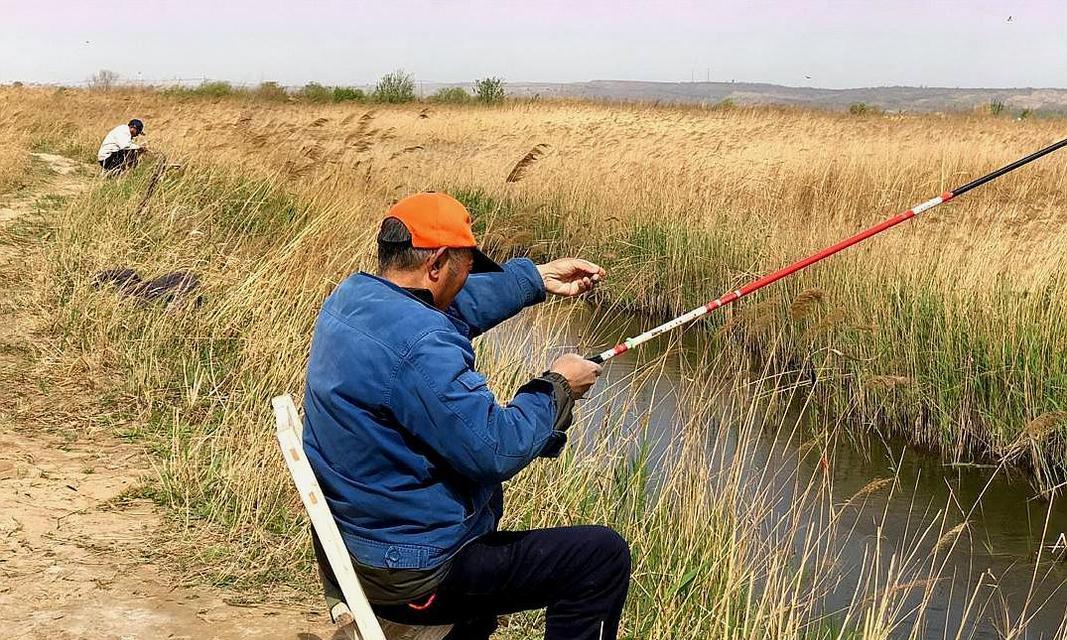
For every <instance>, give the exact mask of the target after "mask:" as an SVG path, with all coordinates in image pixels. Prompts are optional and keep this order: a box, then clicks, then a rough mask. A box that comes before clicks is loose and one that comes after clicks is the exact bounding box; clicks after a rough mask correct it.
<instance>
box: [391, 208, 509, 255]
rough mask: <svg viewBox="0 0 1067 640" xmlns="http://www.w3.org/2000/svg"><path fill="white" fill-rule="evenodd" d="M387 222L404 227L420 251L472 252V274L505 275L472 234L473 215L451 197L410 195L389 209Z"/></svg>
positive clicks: (413, 244)
mask: <svg viewBox="0 0 1067 640" xmlns="http://www.w3.org/2000/svg"><path fill="white" fill-rule="evenodd" d="M385 217H386V218H396V219H397V220H400V222H402V223H404V226H405V227H407V230H408V233H410V234H411V246H412V247H414V248H416V249H440V248H441V247H448V248H450V249H470V250H471V253H472V254H473V255H474V264H473V266H472V267H471V273H485V272H490V271H503V269H501V268H500V265H498V264H497V263H496V262H493V260H491V259H490V258H489V256H487V255H485V254H484V253H482V252H481V251H480V250H479V249H478V243H477V242H475V240H474V233H473V232H472V231H471V214H470V212H469V211H467V208H466V207H464V206H463V203H461V202H460V201H459V200H456V199H455V198H453V197H452V196H450V195H448V194H447V193H435V192H433V191H427V192H424V193H416V194H414V195H410V196H408V197H406V198H404V199H402V200H400V201H399V202H397V203H396V204H394V205H393V206H392V207H390V208H389V211H387V212H386V213H385Z"/></svg>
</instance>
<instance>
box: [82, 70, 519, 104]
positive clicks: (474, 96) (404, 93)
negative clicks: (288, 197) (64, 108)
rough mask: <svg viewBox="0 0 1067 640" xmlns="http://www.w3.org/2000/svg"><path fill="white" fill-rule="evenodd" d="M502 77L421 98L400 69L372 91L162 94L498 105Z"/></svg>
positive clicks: (230, 88) (217, 86) (213, 83)
mask: <svg viewBox="0 0 1067 640" xmlns="http://www.w3.org/2000/svg"><path fill="white" fill-rule="evenodd" d="M118 84H119V78H118V74H115V73H114V72H110V71H101V72H100V73H99V74H96V75H94V76H93V78H92V79H90V81H89V83H88V85H89V87H90V88H91V89H98V90H104V91H109V90H111V89H112V88H113V87H116V86H118ZM505 87H506V85H505V82H504V79H503V78H498V77H488V78H481V79H478V80H475V81H474V83H473V85H472V90H471V91H468V90H467V89H464V88H463V87H444V88H441V89H438V90H437V91H435V92H434V93H433V94H432V95H430V96H428V97H425V98H420V97H419V96H418V95H417V94H416V90H415V78H414V76H412V74H410V73H407V72H405V71H403V70H397V71H393V72H390V73H387V74H385V75H384V76H382V77H381V78H379V79H378V82H377V83H376V84H375V85H374V89H373V90H371V91H369V92H368V91H364V90H363V89H360V88H357V87H345V86H327V85H324V84H320V83H318V82H309V83H307V84H305V85H304V86H303V87H301V88H299V89H296V90H289V89H286V88H285V87H283V86H281V85H280V84H278V83H277V82H261V83H259V84H258V85H256V86H255V87H237V86H234V85H232V84H231V83H229V82H225V81H221V80H205V81H204V82H201V83H200V84H199V85H197V86H194V87H189V86H183V85H175V86H172V87H166V88H164V89H162V90H161V91H162V93H164V94H166V95H170V96H176V97H190V98H193V97H201V98H226V97H245V98H253V99H257V100H264V101H276V102H283V101H293V102H311V103H318V104H321V103H329V102H377V103H385V104H403V103H405V102H416V101H419V100H421V99H425V100H427V101H429V102H437V103H451V104H464V103H483V104H499V103H501V102H503V101H504V99H505V98H506V97H507V90H506V88H505Z"/></svg>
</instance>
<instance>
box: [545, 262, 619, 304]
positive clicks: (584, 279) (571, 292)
mask: <svg viewBox="0 0 1067 640" xmlns="http://www.w3.org/2000/svg"><path fill="white" fill-rule="evenodd" d="M537 270H538V271H539V272H540V273H541V279H542V280H544V281H545V290H546V291H548V292H549V293H554V294H556V295H557V296H567V297H571V296H576V295H579V294H582V293H585V292H586V291H589V290H590V289H592V288H593V287H595V286H596V285H597V283H598V282H600V281H601V280H603V279H604V276H606V275H607V274H606V273H605V272H604V270H603V269H601V268H600V267H599V266H597V265H595V264H593V263H592V262H589V261H588V260H582V259H580V258H560V259H559V260H553V261H552V262H549V263H547V264H540V265H537Z"/></svg>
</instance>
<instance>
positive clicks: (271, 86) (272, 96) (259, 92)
mask: <svg viewBox="0 0 1067 640" xmlns="http://www.w3.org/2000/svg"><path fill="white" fill-rule="evenodd" d="M252 95H254V96H255V97H257V98H259V99H260V100H273V101H279V102H280V101H283V100H288V99H289V92H288V91H286V90H285V88H284V87H282V86H281V85H279V84H278V83H277V82H271V81H267V82H260V83H259V86H258V87H256V88H255V90H253V91H252Z"/></svg>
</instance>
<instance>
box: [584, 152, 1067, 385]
mask: <svg viewBox="0 0 1067 640" xmlns="http://www.w3.org/2000/svg"><path fill="white" fill-rule="evenodd" d="M1065 146H1067V139H1064V140H1060V141H1059V142H1057V143H1055V144H1052V145H1049V146H1047V147H1045V148H1044V149H1042V150H1040V151H1036V152H1034V153H1031V154H1030V155H1028V156H1026V157H1025V158H1021V159H1019V160H1016V161H1015V162H1013V163H1011V164H1009V165H1005V166H1003V167H1001V168H999V169H997V170H996V171H994V172H992V173H989V174H986V175H984V176H982V177H981V178H978V179H976V180H972V181H971V182H968V183H967V184H965V185H963V186H962V187H957V188H955V189H953V190H952V191H946V192H944V193H942V194H941V195H940V196H938V197H936V198H933V199H930V200H927V201H926V202H924V203H922V204H919V205H916V206H914V207H912V208H911V209H908V210H907V211H905V212H903V213H899V214H897V215H895V216H893V217H892V218H889V219H888V220H885V221H884V222H881V223H879V224H876V225H874V226H873V227H871V228H869V229H866V230H864V231H861V232H859V233H857V234H856V235H854V236H852V237H849V238H846V239H844V240H842V241H841V242H838V243H837V244H835V245H832V246H829V247H826V248H825V249H823V250H821V251H818V252H816V253H813V254H811V255H810V256H808V257H807V258H804V259H803V260H799V261H797V262H794V263H793V264H791V265H789V266H787V267H783V268H781V269H779V270H778V271H775V272H774V273H769V274H767V275H765V276H763V277H762V278H759V279H758V280H753V281H752V282H750V283H748V284H746V285H745V286H743V287H741V288H740V289H735V290H733V291H728V292H726V293H724V294H723V295H721V296H719V297H718V298H715V299H714V300H712V301H710V302H708V303H707V304H705V305H702V306H699V307H697V308H696V309H693V310H692V311H688V312H686V313H683V314H682V315H680V316H678V317H677V318H675V319H673V320H669V321H667V322H664V323H663V324H661V325H659V326H658V327H656V328H654V329H650V330H648V331H646V332H644V333H642V334H641V335H638V336H634V337H632V338H628V339H626V340H624V341H623V342H621V343H619V344H617V345H615V346H614V347H612V348H611V349H608V350H607V351H605V352H603V353H598V354H597V355H594V356H587V359H589V360H592V361H593V362H595V363H597V364H601V363H603V362H607V361H608V360H611V359H612V358H614V357H615V356H618V355H621V354H623V353H626V352H627V351H629V350H630V349H633V348H634V347H636V346H638V345H641V344H644V343H645V342H648V341H649V340H651V339H652V338H655V337H656V336H658V335H660V334H661V333H666V332H667V331H670V330H671V329H676V328H678V327H680V326H682V325H684V324H688V323H690V322H692V321H693V320H696V319H697V318H699V317H701V316H703V315H705V314H707V313H711V312H712V311H714V310H716V309H718V308H719V307H725V306H726V305H728V304H730V303H731V302H735V301H737V300H740V299H741V298H743V297H745V296H747V295H748V294H750V293H753V292H755V291H759V290H760V289H762V288H763V287H766V286H767V285H769V284H773V283H775V282H777V281H779V280H781V279H782V278H784V277H786V276H789V275H792V274H794V273H796V272H797V271H800V270H801V269H803V268H805V267H808V266H810V265H813V264H815V263H816V262H819V261H820V260H823V259H824V258H829V257H830V256H832V255H834V254H835V253H837V252H838V251H842V250H844V249H847V248H849V247H851V246H852V245H854V244H857V243H860V242H863V241H864V240H866V239H867V238H870V237H871V236H874V235H878V234H879V233H881V232H883V231H885V230H886V229H889V228H891V227H895V226H896V225H898V224H900V223H901V222H905V221H907V220H911V219H912V218H914V217H915V216H917V215H919V214H920V213H923V212H924V211H929V210H930V209H933V208H934V207H936V206H938V205H940V204H944V203H946V202H948V201H949V200H953V199H955V198H958V197H960V196H962V195H963V194H965V193H967V192H968V191H970V190H971V189H976V188H978V187H980V186H982V185H983V184H985V183H987V182H990V181H992V180H996V179H997V178H999V177H1000V176H1002V175H1004V174H1006V173H1010V172H1012V171H1015V170H1016V169H1018V168H1019V167H1021V166H1023V165H1025V164H1029V163H1031V162H1033V161H1034V160H1037V159H1038V158H1040V157H1042V156H1045V155H1048V154H1050V153H1052V152H1053V151H1056V150H1058V149H1062V148H1063V147H1065Z"/></svg>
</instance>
